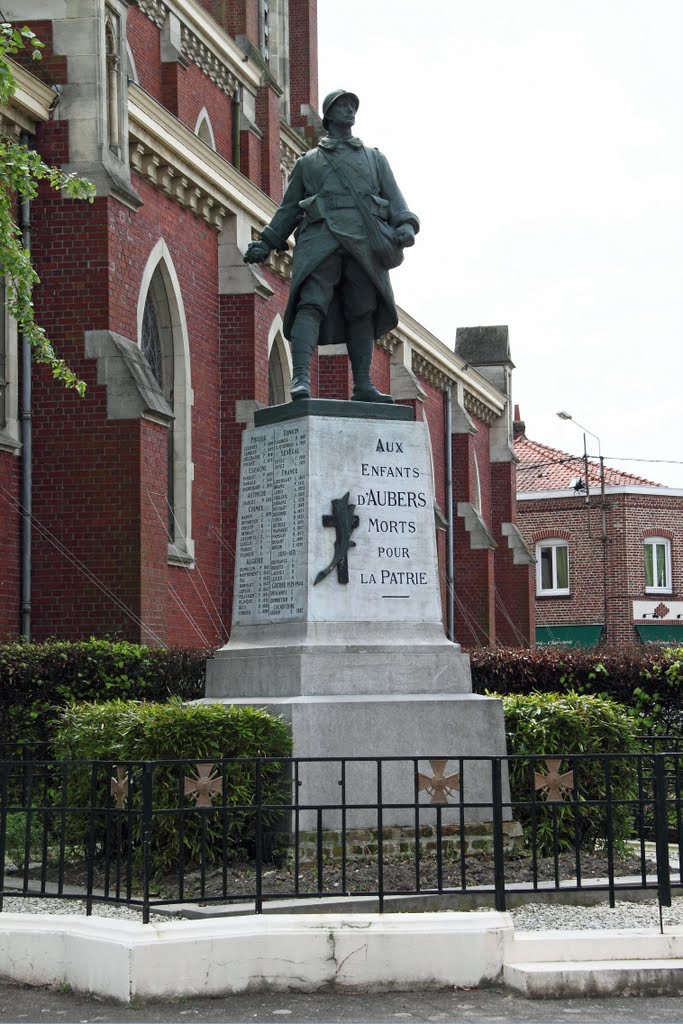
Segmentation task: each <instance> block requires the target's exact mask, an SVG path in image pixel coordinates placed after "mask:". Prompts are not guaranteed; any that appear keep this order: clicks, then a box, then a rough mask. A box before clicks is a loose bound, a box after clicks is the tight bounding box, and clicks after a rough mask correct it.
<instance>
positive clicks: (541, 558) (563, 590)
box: [536, 540, 569, 596]
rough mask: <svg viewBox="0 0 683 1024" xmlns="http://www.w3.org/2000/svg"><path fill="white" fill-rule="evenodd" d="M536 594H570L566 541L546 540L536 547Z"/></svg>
mask: <svg viewBox="0 0 683 1024" xmlns="http://www.w3.org/2000/svg"><path fill="white" fill-rule="evenodd" d="M536 593H537V594H538V595H542V596H550V595H553V594H555V595H557V594H568V593H569V545H568V544H567V542H566V540H544V541H539V543H538V544H537V545H536Z"/></svg>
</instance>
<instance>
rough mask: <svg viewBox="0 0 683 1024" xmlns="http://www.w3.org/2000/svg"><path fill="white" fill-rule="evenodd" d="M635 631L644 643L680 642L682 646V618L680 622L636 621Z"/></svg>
mask: <svg viewBox="0 0 683 1024" xmlns="http://www.w3.org/2000/svg"><path fill="white" fill-rule="evenodd" d="M636 631H637V633H638V636H639V637H640V639H641V640H643V641H644V642H645V643H646V644H680V645H681V646H682V647H683V620H681V621H680V622H679V621H676V622H656V623H655V622H647V623H644V622H643V623H640V622H636Z"/></svg>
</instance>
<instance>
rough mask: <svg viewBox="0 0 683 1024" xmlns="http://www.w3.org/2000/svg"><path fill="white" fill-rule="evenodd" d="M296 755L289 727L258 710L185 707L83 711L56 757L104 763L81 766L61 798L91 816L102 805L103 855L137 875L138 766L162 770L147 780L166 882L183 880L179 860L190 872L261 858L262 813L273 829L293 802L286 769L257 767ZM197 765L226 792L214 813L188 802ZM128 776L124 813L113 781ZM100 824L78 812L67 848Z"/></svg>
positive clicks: (68, 720)
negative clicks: (243, 856) (124, 860)
mask: <svg viewBox="0 0 683 1024" xmlns="http://www.w3.org/2000/svg"><path fill="white" fill-rule="evenodd" d="M291 752H292V739H291V734H290V731H289V727H288V726H287V724H286V723H285V722H283V721H282V720H281V719H279V718H276V717H274V716H272V715H269V714H266V712H264V711H259V710H258V709H256V708H251V707H240V708H236V707H227V706H225V705H223V704H198V705H183V704H181V703H180V701H179V700H177V699H173V700H170V701H169V702H168V703H166V704H153V703H139V702H136V701H121V700H115V701H111V702H109V703H106V704H76V705H72V706H70V707H69V708H67V709H66V710H65V711H64V712H63V715H62V720H61V725H60V727H59V729H58V732H57V736H56V739H55V754H56V756H57V758H59V759H60V760H74V759H79V760H86V761H97V760H99V761H103V762H105V763H104V764H100V765H99V766H97V765H95V766H91V765H75V766H73V768H72V769H71V770H70V771H68V773H67V777H66V781H64V780H62V781H61V782H60V785H59V786H58V787H57V789H58V790H59V797H58V798H59V799H60V800H61V799H62V795H65V796H66V799H67V803H68V806H69V807H70V808H84V809H87V808H89V807H90V806H91V802H92V797H93V796H94V797H95V804H96V806H97V807H98V808H99V813H98V814H97V815H96V818H95V819H94V820H95V825H96V828H95V842H96V846H97V850H98V852H100V853H102V852H107V851H109V852H110V853H111V852H112V851H114V852H116V853H118V852H120V850H121V848H122V847H123V848H125V850H126V851H127V853H129V854H130V855H131V856H132V860H133V864H134V866H135V870H136V871H137V872H139V871H140V869H141V863H142V862H141V857H142V826H143V822H142V817H141V814H140V811H141V808H142V806H143V789H144V782H143V774H144V769H143V767H142V765H140V764H139V763H137V762H143V761H144V762H156V763H155V764H153V765H151V768H150V769H148V771H151V775H150V776H149V786H150V793H151V806H152V807H153V809H154V815H153V824H152V830H151V847H150V856H151V868H152V873H153V875H155V876H157V877H158V876H162V875H164V874H166V873H168V872H170V871H173V870H176V869H177V866H178V861H179V857H180V856H182V857H183V860H184V863H185V865H186V866H187V867H189V866H190V865H192V864H198V863H200V862H202V863H204V864H205V865H209V864H213V863H216V862H219V861H220V860H221V859H222V857H223V852H224V850H225V851H226V853H227V854H228V856H234V855H236V854H238V853H243V852H244V851H245V850H247V851H249V850H251V849H253V845H254V842H255V832H256V817H257V811H256V805H257V804H258V803H259V802H260V805H261V807H262V808H265V809H263V811H262V817H261V823H262V826H263V828H264V829H268V828H270V827H272V826H273V825H275V824H276V823H277V821H278V819H279V812H278V811H276V810H271V811H269V810H268V806H269V805H281V804H282V803H289V801H290V797H289V788H288V786H287V783H286V779H285V775H284V771H283V765H282V763H280V762H278V761H277V760H273V761H266V762H260V764H258V766H257V761H256V760H255V759H257V758H275V759H277V758H281V757H288V756H290V755H291ZM225 758H235V759H237V760H235V761H228V762H225V761H224V760H223V759H225ZM199 761H205V762H209V766H208V767H207V769H206V774H207V775H208V774H210V775H211V776H212V777H213V778H214V779H216V780H217V781H216V783H215V787H216V788H217V789H219V790H221V791H222V792H215V793H214V795H213V797H212V803H211V806H210V807H207V808H199V807H196V806H195V797H193V795H192V793H190V794H187V793H186V783H188V782H189V785H190V788H191V789H192V787H193V786H195V780H196V779H197V778H198V776H199V775H201V771H199V770H198V765H197V762H199ZM218 762H222V764H220V765H219V764H218ZM214 766H215V767H214ZM123 776H127V778H128V781H129V789H128V795H127V802H126V808H125V809H122V810H120V811H116V810H115V809H114V808H113V802H112V793H111V780H112V778H119V777H123ZM55 795H56V796H57V794H55ZM259 796H260V801H259V800H258V797H259ZM92 821H93V819H90V818H89V817H88V815H87V813H82V814H81V815H78V814H77V813H75V812H74V811H71V812H70V819H69V827H68V838H69V842H71V843H79V844H81V845H82V846H86V845H87V843H88V841H89V836H90V832H89V829H90V828H91V825H92Z"/></svg>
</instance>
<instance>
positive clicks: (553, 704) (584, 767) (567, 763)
mask: <svg viewBox="0 0 683 1024" xmlns="http://www.w3.org/2000/svg"><path fill="white" fill-rule="evenodd" d="M502 699H503V708H504V712H505V729H506V733H507V742H508V753H509V754H511V755H521V756H519V757H518V758H515V759H514V760H511V761H510V791H511V797H512V800H513V801H521V802H522V803H523V804H524V806H523V807H516V808H515V809H514V811H513V814H514V816H515V818H517V819H518V820H519V821H521V823H522V825H523V827H524V830H525V836H526V839H527V842H528V843H529V844H530V845H535V846H536V847H537V849H538V850H539V853H540V854H542V855H548V854H551V853H552V852H553V846H554V844H555V843H556V844H557V846H558V847H559V848H560V849H562V850H568V849H572V848H574V847H575V846H576V845H579V846H581V847H582V848H588V849H595V848H596V847H600V846H601V845H602V844H603V843H604V842H605V840H606V837H607V835H608V818H609V820H610V822H611V828H612V835H613V839H614V842H615V844H616V847H617V849H620V848H621V847H622V846H623V843H624V842H625V840H626V839H628V838H629V837H630V836H631V834H632V832H633V827H634V819H635V813H636V812H635V805H630V804H629V803H628V801H632V800H634V799H635V798H636V797H637V795H638V771H637V758H635V757H633V758H628V757H617V758H614V759H608V758H607V759H606V758H604V757H602V756H601V755H604V754H620V755H627V754H638V753H640V752H641V750H642V746H641V742H640V741H639V740H638V737H637V734H638V732H639V728H640V722H639V721H638V720H637V719H636V718H634V716H633V715H631V714H629V712H628V711H627V710H626V708H624V707H622V706H621V705H619V704H616V703H615V702H614V701H611V700H608V699H605V698H602V697H595V696H590V695H587V694H577V693H572V692H569V693H564V694H558V693H533V694H514V695H512V696H509V695H508V696H503V698H502ZM581 754H585V755H588V756H586V757H571V756H570V755H581ZM557 758H560V759H561V760H560V764H559V765H558V766H557V767H558V769H559V772H560V774H562V775H564V774H565V773H567V772H573V773H574V774H573V778H572V779H571V783H572V786H571V788H570V790H568V791H564V792H563V794H562V795H563V800H562V801H561V802H554V801H547V800H546V799H545V797H544V795H543V794H542V793H541V792H540V791H539V790H537V789H536V783H537V782H538V781H539V779H538V778H536V773H538V775H541V776H544V775H546V774H547V772H548V770H549V766H548V765H546V759H548V760H550V759H557ZM608 762H609V767H608V768H607V767H606V766H607V763H608ZM607 771H609V785H608V780H607V775H606V772H607ZM566 781H567V782H569V781H570V780H569V779H567V780H566ZM608 791H609V792H610V793H611V798H612V807H611V813H608V811H607V809H606V808H605V805H604V801H605V799H606V797H607V794H608ZM591 801H599V803H595V804H591ZM622 801H624V802H622Z"/></svg>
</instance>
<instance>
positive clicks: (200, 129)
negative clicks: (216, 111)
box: [195, 107, 216, 151]
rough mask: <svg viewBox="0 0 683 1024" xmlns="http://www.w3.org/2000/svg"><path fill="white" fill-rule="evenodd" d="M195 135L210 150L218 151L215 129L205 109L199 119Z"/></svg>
mask: <svg viewBox="0 0 683 1024" xmlns="http://www.w3.org/2000/svg"><path fill="white" fill-rule="evenodd" d="M195 135H197V136H199V138H200V139H201V140H202V142H205V143H206V144H207V146H208V147H209V149H213V150H214V151H215V149H216V140H215V138H214V135H213V128H212V127H211V121H210V119H209V115H208V114H207V112H206V107H204V108H203V109H202V111H201V113H200V115H199V117H198V118H197V126H196V128H195Z"/></svg>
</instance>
